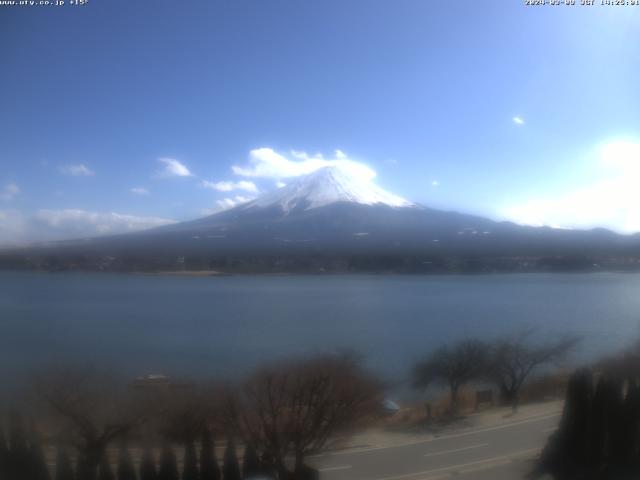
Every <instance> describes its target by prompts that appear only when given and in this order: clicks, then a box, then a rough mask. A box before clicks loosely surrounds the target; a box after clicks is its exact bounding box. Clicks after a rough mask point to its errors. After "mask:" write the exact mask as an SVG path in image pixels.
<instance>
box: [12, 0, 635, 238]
mask: <svg viewBox="0 0 640 480" xmlns="http://www.w3.org/2000/svg"><path fill="white" fill-rule="evenodd" d="M523 3H524V2H521V1H515V0H504V1H501V0H495V1H486V2H477V1H472V0H466V1H460V2H431V1H419V0H412V1H406V0H394V1H393V2H390V1H384V0H367V1H360V0H352V1H349V2H345V1H344V0H323V1H321V2H319V1H317V2H310V1H304V2H303V1H299V0H288V1H281V0H277V1H276V0H260V1H257V0H253V1H244V0H233V1H217V0H208V1H198V0H194V1H189V2H179V1H177V0H174V1H164V0H153V1H120V0H89V3H88V4H87V5H85V6H81V7H75V6H65V7H51V6H49V7H44V6H42V7H0V71H1V72H2V77H1V78H2V88H0V243H12V242H19V241H25V240H37V239H40V238H42V239H45V238H54V237H56V236H58V237H60V236H72V235H85V234H86V235H89V234H93V233H95V232H97V233H108V232H113V231H122V230H128V229H133V228H142V227H144V226H148V225H155V224H160V223H163V222H164V221H168V220H183V219H190V218H195V217H198V216H201V215H203V214H204V213H207V212H212V211H215V210H216V209H219V208H222V207H223V206H229V205H232V204H234V203H237V202H238V201H242V200H243V199H247V198H251V197H253V196H255V195H256V194H257V192H264V191H268V190H269V189H273V188H277V187H276V183H277V182H280V181H281V182H286V181H287V179H286V178H278V175H277V174H273V175H266V176H265V175H262V176H255V175H254V176H246V175H242V174H238V173H242V171H243V169H244V172H245V173H246V172H247V170H246V169H247V168H256V167H257V166H259V165H260V164H261V162H262V158H263V157H264V158H266V157H269V155H271V156H274V155H275V156H277V157H275V158H286V159H287V160H288V161H289V162H292V163H294V164H295V163H300V162H302V163H303V162H306V161H309V158H311V157H314V156H316V155H317V154H321V155H323V158H324V159H326V160H331V159H337V158H342V157H347V158H348V159H350V160H352V161H356V162H362V163H365V164H366V165H368V166H369V167H370V168H371V169H373V170H374V171H375V172H377V176H376V182H377V183H378V184H379V185H381V186H382V187H384V188H386V189H388V190H390V191H393V192H394V193H397V194H399V195H402V196H404V197H405V198H408V199H410V200H412V201H415V202H420V203H423V204H425V205H429V206H433V207H438V208H448V209H457V210H462V211H467V212H473V213H479V214H483V215H487V216H490V217H492V218H511V219H514V220H516V221H520V222H525V223H531V224H541V223H544V224H550V225H556V226H562V227H588V226H595V225H603V226H607V227H610V228H614V229H616V230H620V231H640V193H636V188H635V185H636V183H637V180H640V92H639V91H638V79H639V78H640V45H638V44H637V31H638V27H640V7H631V6H629V7H615V6H593V7H581V6H573V7H569V6H564V5H562V6H556V7H552V6H544V7H527V6H524V5H523ZM578 3H579V1H578ZM634 33H635V35H634ZM336 151H337V152H338V153H336ZM252 159H253V163H251V160H252ZM233 166H236V167H237V168H236V169H235V173H234V170H233ZM288 178H290V177H288ZM221 182H222V183H221ZM249 183H251V185H253V187H252V186H250V185H249Z"/></svg>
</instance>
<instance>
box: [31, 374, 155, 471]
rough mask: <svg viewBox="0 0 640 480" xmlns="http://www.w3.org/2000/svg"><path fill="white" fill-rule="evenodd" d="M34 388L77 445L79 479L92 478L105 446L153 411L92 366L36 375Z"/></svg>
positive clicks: (111, 378)
mask: <svg viewBox="0 0 640 480" xmlns="http://www.w3.org/2000/svg"><path fill="white" fill-rule="evenodd" d="M36 391H37V394H38V396H39V397H40V398H41V399H42V400H44V403H45V405H46V406H47V407H49V409H50V412H51V414H52V415H53V418H54V419H57V420H58V421H59V427H60V428H61V429H62V431H63V432H65V433H66V434H67V435H69V436H70V437H71V442H72V443H74V444H75V446H76V447H77V449H78V455H79V459H80V460H79V472H78V475H77V476H78V478H79V479H82V480H94V479H95V478H96V474H97V469H98V465H99V464H100V460H101V459H102V457H103V456H104V454H105V450H106V448H107V446H108V445H109V444H110V443H111V442H113V441H115V440H117V439H119V438H121V437H123V436H125V435H126V434H127V433H129V432H130V431H131V430H132V429H134V428H135V427H137V426H138V425H140V424H141V423H142V422H144V421H145V420H146V419H147V418H148V417H149V416H150V415H151V414H152V412H153V409H152V408H151V406H150V405H149V404H146V403H145V402H140V401H139V400H140V399H139V398H134V397H132V396H131V395H128V394H127V392H125V391H123V389H122V385H120V384H119V383H118V382H117V381H116V380H115V378H114V377H113V376H112V375H109V374H107V373H105V372H101V371H98V370H96V369H93V368H74V369H72V368H66V369H56V370H52V371H49V372H46V373H45V374H42V375H40V376H38V377H37V378H36Z"/></svg>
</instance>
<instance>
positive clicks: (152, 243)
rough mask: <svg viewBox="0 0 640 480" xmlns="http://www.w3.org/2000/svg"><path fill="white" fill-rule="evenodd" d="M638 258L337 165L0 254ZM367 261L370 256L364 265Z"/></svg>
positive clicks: (79, 259)
mask: <svg viewBox="0 0 640 480" xmlns="http://www.w3.org/2000/svg"><path fill="white" fill-rule="evenodd" d="M639 256H640V236H637V235H636V236H624V235H619V234H617V233H614V232H611V231H608V230H605V229H595V230H589V231H587V230H563V229H553V228H550V227H531V226H523V225H517V224H515V223H512V222H497V221H493V220H490V219H487V218H484V217H480V216H475V215H468V214H464V213H458V212H448V211H443V210H437V209H432V208H429V207H425V206H421V205H417V204H414V203H411V202H409V201H407V200H405V199H403V198H402V197H399V196H397V195H394V194H392V193H389V192H386V191H385V190H382V189H381V188H380V187H377V185H375V184H374V183H373V182H372V181H371V179H365V180H358V179H356V180H352V179H350V178H349V177H348V176H347V175H346V174H345V173H344V172H342V171H340V170H338V169H323V170H320V171H316V172H313V173H312V174H310V175H308V176H306V177H303V178H300V179H298V180H296V181H295V182H293V183H292V184H290V185H287V186H285V187H283V188H281V189H279V190H277V191H275V192H270V193H267V194H264V195H263V196H261V197H259V198H257V199H255V200H253V201H251V202H248V203H245V204H242V205H238V206H236V207H234V208H232V209H229V210H225V211H222V212H218V213H215V214H213V215H210V216H207V217H204V218H200V219H196V220H192V221H188V222H182V223H178V224H173V225H166V226H162V227H157V228H154V229H151V230H147V231H142V232H137V233H129V234H123V235H114V236H110V237H98V238H91V239H84V240H78V241H67V242H64V244H57V245H46V246H40V247H36V248H25V249H21V250H13V251H12V252H5V255H4V258H5V260H6V259H7V258H9V259H13V260H12V261H14V263H15V262H18V264H21V265H22V264H27V265H31V266H33V265H35V266H36V268H47V269H51V268H53V269H55V268H58V267H59V268H62V269H66V268H75V267H72V266H73V265H80V264H81V265H87V264H89V265H91V267H90V268H99V269H107V270H109V269H119V270H128V271H130V270H176V269H177V270H179V269H183V268H186V267H185V264H188V265H190V266H189V268H200V269H207V268H214V267H215V269H220V270H223V271H230V272H233V271H302V272H305V271H307V272H308V271H327V270H332V271H336V270H337V271H360V270H361V269H362V268H365V269H367V268H373V269H374V270H375V269H376V268H379V269H381V270H384V271H387V270H389V269H391V271H405V270H406V269H407V268H408V269H409V270H410V271H416V272H420V271H434V268H435V267H434V265H437V266H438V267H437V269H436V270H435V271H457V270H458V269H459V268H463V267H451V265H459V264H460V259H463V260H464V259H467V260H468V259H476V260H474V262H475V261H477V259H481V260H480V263H481V265H484V266H483V267H482V268H486V269H487V270H486V271H493V270H500V271H502V270H505V269H506V270H511V271H513V270H515V271H518V269H519V268H532V267H530V266H529V265H531V264H532V262H533V264H535V263H536V262H538V261H541V259H545V258H551V259H553V258H573V259H574V260H572V261H571V262H570V265H573V266H574V267H575V265H580V266H581V267H584V268H593V266H594V265H600V264H603V263H605V262H609V263H611V262H612V261H613V260H612V259H616V260H615V262H619V261H618V260H617V259H623V260H621V261H623V262H625V264H633V265H640V263H639V262H638V261H637V259H638V258H639ZM577 257H580V258H581V260H580V261H578V262H577V263H576V261H575V258H577ZM363 258H368V259H369V260H366V261H365V262H364V265H365V267H363V264H362V259H363ZM391 258H393V259H394V260H392V261H391V260H389V259H391ZM358 259H360V260H358ZM385 259H386V260H385ZM467 260H464V261H463V264H465V263H464V262H466V261H467ZM20 262H22V263H20ZM398 262H399V263H398ZM553 262H555V260H552V264H553ZM615 262H613V263H612V264H615ZM472 263H473V262H472ZM0 264H2V259H1V258H0ZM5 264H6V261H5ZM43 265H44V266H43ZM51 265H53V267H52V266H51ZM96 265H97V266H98V267H96ZM114 265H116V266H115V267H114ZM338 265H340V267H338ZM354 265H355V266H354ZM390 265H394V266H393V267H390ZM398 265H400V266H398ZM466 268H467V267H464V268H463V271H466V270H465V269H466ZM474 268H476V267H474ZM545 268H547V267H545ZM572 268H573V267H572ZM354 269H355V270H354ZM483 271H484V270H483Z"/></svg>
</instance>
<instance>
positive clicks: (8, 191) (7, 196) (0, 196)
mask: <svg viewBox="0 0 640 480" xmlns="http://www.w3.org/2000/svg"><path fill="white" fill-rule="evenodd" d="M19 193H20V187H18V185H16V184H15V183H8V184H6V185H5V186H4V188H3V189H2V191H1V192H0V200H5V201H7V202H8V201H9V200H13V199H14V198H15V196H16V195H18V194H19Z"/></svg>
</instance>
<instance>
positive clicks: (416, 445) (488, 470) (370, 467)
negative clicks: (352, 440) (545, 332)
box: [310, 413, 560, 480]
mask: <svg viewBox="0 0 640 480" xmlns="http://www.w3.org/2000/svg"><path fill="white" fill-rule="evenodd" d="M559 418H560V414H559V413H551V414H542V415H537V416H531V417H527V418H523V419H520V420H514V421H512V422H509V423H503V424H500V425H497V426H490V427H485V428H478V429H472V430H464V431H459V432H453V433H450V434H447V435H443V436H440V437H435V438H431V439H426V440H421V441H414V442H407V443H405V444H400V445H393V446H384V447H382V446H381V447H375V446H373V447H369V448H367V447H363V448H361V449H352V450H345V451H339V452H334V453H330V454H325V455H321V456H317V457H314V458H312V459H311V462H310V463H312V464H313V465H314V466H315V467H316V468H319V469H320V472H321V475H320V478H321V479H322V480H436V479H446V478H448V477H452V476H455V477H456V479H465V480H466V479H468V480H471V479H473V480H483V479H487V480H489V479H490V480H515V479H519V478H524V476H525V475H526V473H528V471H530V469H531V466H532V464H533V463H532V460H533V459H534V458H535V457H536V456H537V455H538V454H539V453H540V451H541V449H542V448H543V447H544V445H545V443H546V440H547V438H548V437H549V435H550V434H551V433H552V432H553V430H555V428H556V426H557V423H558V420H559Z"/></svg>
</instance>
